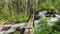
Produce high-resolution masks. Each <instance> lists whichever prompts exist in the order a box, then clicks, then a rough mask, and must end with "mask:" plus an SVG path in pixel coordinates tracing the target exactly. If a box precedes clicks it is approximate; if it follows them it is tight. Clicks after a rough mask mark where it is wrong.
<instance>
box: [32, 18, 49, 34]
mask: <svg viewBox="0 0 60 34" xmlns="http://www.w3.org/2000/svg"><path fill="white" fill-rule="evenodd" d="M48 33H49V32H48V31H47V20H46V17H42V19H41V21H40V25H39V26H35V27H34V31H33V34H48Z"/></svg>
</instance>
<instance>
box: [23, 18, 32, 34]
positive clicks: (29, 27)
mask: <svg viewBox="0 0 60 34" xmlns="http://www.w3.org/2000/svg"><path fill="white" fill-rule="evenodd" d="M32 28H33V19H32V18H31V19H30V20H29V22H28V25H27V28H26V29H25V32H24V34H32Z"/></svg>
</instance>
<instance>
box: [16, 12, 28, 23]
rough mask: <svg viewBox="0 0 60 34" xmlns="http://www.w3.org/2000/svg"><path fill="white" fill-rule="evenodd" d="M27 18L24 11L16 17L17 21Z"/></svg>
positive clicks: (23, 20)
mask: <svg viewBox="0 0 60 34" xmlns="http://www.w3.org/2000/svg"><path fill="white" fill-rule="evenodd" d="M27 20H28V16H27V14H25V13H22V14H21V15H20V16H19V17H17V18H16V21H17V22H25V21H27Z"/></svg>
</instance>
